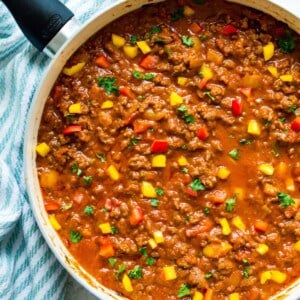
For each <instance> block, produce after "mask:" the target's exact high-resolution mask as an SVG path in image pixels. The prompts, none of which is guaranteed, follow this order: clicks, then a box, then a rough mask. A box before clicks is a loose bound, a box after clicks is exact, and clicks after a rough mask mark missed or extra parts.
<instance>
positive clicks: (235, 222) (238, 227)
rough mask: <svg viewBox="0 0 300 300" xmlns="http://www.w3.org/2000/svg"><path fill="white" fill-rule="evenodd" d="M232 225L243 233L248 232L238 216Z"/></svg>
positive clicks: (233, 219)
mask: <svg viewBox="0 0 300 300" xmlns="http://www.w3.org/2000/svg"><path fill="white" fill-rule="evenodd" d="M232 224H233V225H234V226H235V227H236V228H237V229H239V230H241V231H245V230H246V225H245V223H244V222H243V220H242V219H241V217H240V216H236V217H234V218H232Z"/></svg>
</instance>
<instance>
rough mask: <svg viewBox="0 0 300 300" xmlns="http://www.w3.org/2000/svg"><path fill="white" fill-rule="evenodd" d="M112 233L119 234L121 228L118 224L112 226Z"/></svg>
mask: <svg viewBox="0 0 300 300" xmlns="http://www.w3.org/2000/svg"><path fill="white" fill-rule="evenodd" d="M111 233H112V234H118V233H119V229H118V228H117V227H116V226H111Z"/></svg>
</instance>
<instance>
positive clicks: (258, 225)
mask: <svg viewBox="0 0 300 300" xmlns="http://www.w3.org/2000/svg"><path fill="white" fill-rule="evenodd" d="M267 228H268V223H267V222H265V221H262V220H256V221H255V223H254V229H255V230H256V231H258V232H266V230H267Z"/></svg>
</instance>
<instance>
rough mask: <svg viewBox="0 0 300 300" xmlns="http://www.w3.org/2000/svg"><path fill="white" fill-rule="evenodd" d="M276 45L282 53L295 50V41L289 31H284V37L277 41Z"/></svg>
mask: <svg viewBox="0 0 300 300" xmlns="http://www.w3.org/2000/svg"><path fill="white" fill-rule="evenodd" d="M277 45H278V47H279V48H280V51H281V52H282V53H290V52H292V51H294V50H295V48H296V42H295V39H294V37H293V36H292V34H291V32H290V31H286V33H285V36H284V37H281V38H279V39H278V40H277Z"/></svg>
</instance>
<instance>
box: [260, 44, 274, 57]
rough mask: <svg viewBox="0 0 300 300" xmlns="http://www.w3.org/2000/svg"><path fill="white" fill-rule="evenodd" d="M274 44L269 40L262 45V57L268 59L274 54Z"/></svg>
mask: <svg viewBox="0 0 300 300" xmlns="http://www.w3.org/2000/svg"><path fill="white" fill-rule="evenodd" d="M274 48H275V47H274V44H273V43H272V42H269V43H268V44H267V45H265V46H263V53H264V59H265V60H270V59H271V58H272V57H273V55H274Z"/></svg>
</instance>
